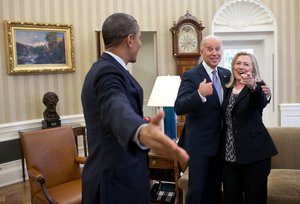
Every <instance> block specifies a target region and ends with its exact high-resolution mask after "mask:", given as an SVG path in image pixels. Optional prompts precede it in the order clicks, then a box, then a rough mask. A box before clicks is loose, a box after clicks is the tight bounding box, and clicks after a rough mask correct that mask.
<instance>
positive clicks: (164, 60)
mask: <svg viewBox="0 0 300 204" xmlns="http://www.w3.org/2000/svg"><path fill="white" fill-rule="evenodd" d="M224 2H225V0H110V1H107V0H0V21H1V23H3V21H4V20H11V21H26V22H43V23H58V24H72V25H73V29H74V30H73V33H74V43H75V44H74V45H75V60H76V72H74V73H67V74H47V75H46V74H44V75H26V76H24V75H19V76H11V75H8V74H7V59H6V52H5V33H4V26H3V25H2V26H0V124H3V123H9V122H16V121H22V120H30V119H37V118H42V112H43V111H44V109H45V106H44V105H43V104H42V102H41V101H42V97H43V95H44V93H46V92H47V91H54V92H55V93H57V94H58V96H59V99H60V101H59V103H58V106H57V111H58V113H59V114H60V115H73V114H80V113H82V108H81V102H80V92H81V86H82V83H83V80H84V76H85V74H86V72H87V71H88V70H89V68H90V66H91V64H92V63H93V61H94V60H95V59H96V45H95V33H94V31H95V30H99V29H101V25H102V22H103V21H104V19H105V18H106V17H107V16H108V15H109V14H111V13H113V12H126V13H129V14H132V15H133V16H135V17H136V19H137V20H138V21H139V24H140V26H141V30H143V31H157V41H158V45H157V55H158V56H157V57H158V58H157V59H158V73H159V74H160V75H165V74H174V73H175V66H174V59H173V57H172V45H171V33H170V31H169V28H170V27H172V24H173V21H176V20H178V18H179V17H180V16H182V15H184V14H185V13H186V10H189V11H190V13H191V14H192V15H194V16H196V17H197V18H198V20H201V21H202V24H203V26H205V27H206V28H205V29H204V32H203V34H204V36H205V35H207V34H210V30H211V23H212V19H213V16H214V14H215V12H216V11H217V9H218V8H219V7H220V6H221V5H222V4H223V3H224ZM262 2H263V3H265V4H266V5H267V6H268V7H269V8H270V10H271V11H272V12H273V13H274V16H275V18H276V21H277V26H278V70H279V72H278V79H276V80H275V81H276V82H277V83H279V90H278V93H274V94H278V96H279V103H282V102H285V103H296V102H298V103H299V102H300V91H296V90H299V88H300V80H299V76H300V71H299V68H298V66H297V65H298V64H300V55H299V54H297V53H300V50H299V49H300V42H299V37H298V38H297V36H300V16H299V12H300V1H298V0H286V1H282V0H262ZM277 108H278V107H277Z"/></svg>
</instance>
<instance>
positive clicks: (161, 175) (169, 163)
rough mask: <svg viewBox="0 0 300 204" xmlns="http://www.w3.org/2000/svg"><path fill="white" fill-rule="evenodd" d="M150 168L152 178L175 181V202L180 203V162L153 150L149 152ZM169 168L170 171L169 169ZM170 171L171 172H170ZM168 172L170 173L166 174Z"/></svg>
mask: <svg viewBox="0 0 300 204" xmlns="http://www.w3.org/2000/svg"><path fill="white" fill-rule="evenodd" d="M149 170H150V178H151V179H152V180H157V181H171V182H175V192H176V199H175V203H177V204H179V188H178V179H179V166H178V162H177V161H174V160H170V159H165V158H162V157H160V156H158V155H156V154H154V153H152V152H151V151H150V152H149ZM168 170H169V171H168ZM168 172H171V174H169V173H168ZM166 174H168V175H166Z"/></svg>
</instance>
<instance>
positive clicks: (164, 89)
mask: <svg viewBox="0 0 300 204" xmlns="http://www.w3.org/2000/svg"><path fill="white" fill-rule="evenodd" d="M180 82H181V79H180V76H158V77H157V78H156V80H155V83H154V86H153V89H152V92H151V95H150V98H149V101H148V106H155V107H160V108H162V107H163V110H164V112H165V117H164V120H162V121H161V124H160V125H161V130H162V131H163V132H164V133H165V134H166V135H168V136H169V137H170V138H171V139H172V140H175V141H176V140H177V136H176V115H175V112H174V103H175V100H176V98H177V93H178V89H179V86H180Z"/></svg>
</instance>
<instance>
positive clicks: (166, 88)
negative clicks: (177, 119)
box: [148, 76, 181, 107]
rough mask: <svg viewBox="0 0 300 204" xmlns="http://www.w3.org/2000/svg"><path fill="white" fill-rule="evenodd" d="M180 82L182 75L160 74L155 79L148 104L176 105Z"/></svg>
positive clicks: (158, 105)
mask: <svg viewBox="0 0 300 204" xmlns="http://www.w3.org/2000/svg"><path fill="white" fill-rule="evenodd" d="M180 82H181V79H180V76H158V77H157V78H156V80H155V83H154V86H153V89H152V92H151V95H150V98H149V101H148V106H156V107H174V103H175V100H176V97H177V92H178V89H179V86H180Z"/></svg>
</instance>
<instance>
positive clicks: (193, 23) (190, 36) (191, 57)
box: [170, 11, 205, 76]
mask: <svg viewBox="0 0 300 204" xmlns="http://www.w3.org/2000/svg"><path fill="white" fill-rule="evenodd" d="M204 28H205V27H202V23H201V21H198V20H197V18H196V17H194V16H193V15H191V14H190V13H189V12H188V11H187V13H186V14H185V15H184V16H181V17H180V18H179V20H178V21H177V22H174V25H173V27H172V28H170V31H171V32H172V44H173V56H174V58H175V61H176V72H177V74H178V75H180V76H181V75H182V73H183V72H185V71H186V70H188V69H190V68H192V67H194V66H196V65H197V63H198V60H199V57H200V43H201V40H202V30H203V29H204Z"/></svg>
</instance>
